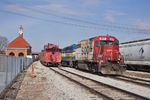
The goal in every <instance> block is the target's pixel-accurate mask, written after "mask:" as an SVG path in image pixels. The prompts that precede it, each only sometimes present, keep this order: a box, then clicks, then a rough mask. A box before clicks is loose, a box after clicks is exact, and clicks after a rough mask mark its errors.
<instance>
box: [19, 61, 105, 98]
mask: <svg viewBox="0 0 150 100" xmlns="http://www.w3.org/2000/svg"><path fill="white" fill-rule="evenodd" d="M34 65H35V68H34V73H35V76H36V77H34V78H31V77H30V72H31V67H30V68H29V69H28V70H27V73H26V76H25V78H24V80H23V82H22V84H21V88H20V90H19V92H18V94H17V97H16V100H103V99H102V98H100V97H98V96H96V95H95V94H92V93H91V92H89V91H87V90H86V89H85V88H82V87H81V86H79V85H77V84H75V83H73V82H71V81H69V80H68V79H66V78H64V77H62V76H60V75H58V74H57V73H55V72H53V71H52V70H50V69H49V68H48V67H45V66H43V65H41V64H40V62H35V63H34Z"/></svg>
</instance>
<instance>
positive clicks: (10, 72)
mask: <svg viewBox="0 0 150 100" xmlns="http://www.w3.org/2000/svg"><path fill="white" fill-rule="evenodd" d="M32 62H33V59H31V58H25V57H14V56H6V55H0V93H1V92H2V91H3V89H4V88H5V87H6V86H7V85H8V84H9V83H10V82H11V81H12V80H13V79H14V78H15V77H16V76H17V74H18V73H20V72H21V71H22V70H23V69H24V68H25V67H27V66H28V65H29V64H31V63H32Z"/></svg>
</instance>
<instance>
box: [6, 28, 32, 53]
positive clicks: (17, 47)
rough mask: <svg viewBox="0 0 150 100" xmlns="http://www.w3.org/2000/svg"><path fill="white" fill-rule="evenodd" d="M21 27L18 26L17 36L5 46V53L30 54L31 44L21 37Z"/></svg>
mask: <svg viewBox="0 0 150 100" xmlns="http://www.w3.org/2000/svg"><path fill="white" fill-rule="evenodd" d="M22 30H23V28H22V26H20V31H19V36H18V37H17V38H16V39H14V40H13V41H12V42H10V43H9V44H8V45H7V47H6V55H10V56H27V55H31V45H30V44H29V43H28V42H27V41H26V40H25V39H24V38H23V32H22Z"/></svg>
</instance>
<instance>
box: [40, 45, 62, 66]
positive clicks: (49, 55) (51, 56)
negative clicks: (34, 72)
mask: <svg viewBox="0 0 150 100" xmlns="http://www.w3.org/2000/svg"><path fill="white" fill-rule="evenodd" d="M39 59H40V62H41V63H42V64H43V65H45V66H58V65H59V64H60V63H61V49H60V48H59V47H58V46H57V45H54V44H50V43H48V44H46V45H44V50H42V52H41V53H40V55H39Z"/></svg>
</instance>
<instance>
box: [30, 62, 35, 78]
mask: <svg viewBox="0 0 150 100" xmlns="http://www.w3.org/2000/svg"><path fill="white" fill-rule="evenodd" d="M30 76H31V78H34V66H33V64H32V71H31V74H30Z"/></svg>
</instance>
